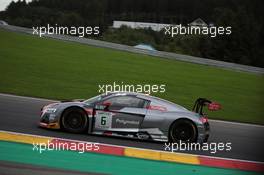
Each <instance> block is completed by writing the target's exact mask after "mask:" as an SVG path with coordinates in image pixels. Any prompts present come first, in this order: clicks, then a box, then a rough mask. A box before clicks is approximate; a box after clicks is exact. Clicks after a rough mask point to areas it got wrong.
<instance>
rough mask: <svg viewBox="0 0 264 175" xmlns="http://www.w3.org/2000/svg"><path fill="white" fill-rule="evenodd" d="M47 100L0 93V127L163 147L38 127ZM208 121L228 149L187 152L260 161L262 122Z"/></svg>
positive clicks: (213, 139) (214, 135)
mask: <svg viewBox="0 0 264 175" xmlns="http://www.w3.org/2000/svg"><path fill="white" fill-rule="evenodd" d="M51 102H52V101H51V100H46V99H38V98H30V97H20V96H13V95H6V94H0V130H6V131H13V132H21V133H27V134H36V135H43V136H51V137H60V138H67V139H74V140H81V141H89V142H97V143H105V144H113V145H122V146H130V147H138V148H148V149H154V150H164V148H165V145H164V143H160V142H146V141H138V140H132V139H124V138H115V137H106V136H96V135H88V134H70V133H64V132H61V131H54V130H47V129H42V128H39V127H38V121H39V113H40V108H41V107H42V106H43V105H46V104H49V103H51ZM210 124H211V134H210V138H209V142H210V143H213V142H215V143H219V142H223V143H226V142H231V143H232V149H231V151H217V152H216V153H214V154H213V153H210V151H199V152H198V151H196V152H194V151H188V152H187V153H192V154H201V155H208V156H216V157H225V158H232V159H243V160H250V161H261V162H264V151H263V145H264V135H263V133H264V126H261V125H251V124H242V123H233V122H223V121H216V120H211V121H210Z"/></svg>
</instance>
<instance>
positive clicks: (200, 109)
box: [192, 98, 222, 115]
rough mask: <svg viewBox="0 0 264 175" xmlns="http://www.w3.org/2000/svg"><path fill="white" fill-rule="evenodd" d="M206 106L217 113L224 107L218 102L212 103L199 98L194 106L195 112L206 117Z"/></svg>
mask: <svg viewBox="0 0 264 175" xmlns="http://www.w3.org/2000/svg"><path fill="white" fill-rule="evenodd" d="M204 106H207V107H208V110H210V111H217V110H220V109H221V108H222V107H221V105H220V104H219V103H217V102H212V101H210V100H208V99H206V98H198V99H197V100H196V101H195V103H194V106H193V109H192V110H193V111H194V112H196V113H198V114H200V115H204V113H203V108H204Z"/></svg>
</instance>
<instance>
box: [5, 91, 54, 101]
mask: <svg viewBox="0 0 264 175" xmlns="http://www.w3.org/2000/svg"><path fill="white" fill-rule="evenodd" d="M0 96H3V97H11V98H22V99H27V100H38V101H51V102H57V101H56V100H51V99H46V98H38V97H27V96H18V95H13V94H3V93H0Z"/></svg>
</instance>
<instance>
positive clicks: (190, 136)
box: [169, 120, 197, 143]
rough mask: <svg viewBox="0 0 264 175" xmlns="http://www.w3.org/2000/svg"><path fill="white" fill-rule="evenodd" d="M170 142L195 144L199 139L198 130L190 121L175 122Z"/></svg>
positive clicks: (171, 130)
mask: <svg viewBox="0 0 264 175" xmlns="http://www.w3.org/2000/svg"><path fill="white" fill-rule="evenodd" d="M169 134H170V135H169V136H170V140H171V141H172V142H175V143H179V142H180V141H181V142H186V143H191V142H195V141H196V138H197V130H196V127H195V125H194V123H193V122H191V121H189V120H179V121H175V122H174V123H173V124H172V126H171V128H170V132H169Z"/></svg>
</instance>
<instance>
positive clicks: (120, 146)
mask: <svg viewBox="0 0 264 175" xmlns="http://www.w3.org/2000/svg"><path fill="white" fill-rule="evenodd" d="M0 132H4V133H9V134H18V135H24V136H34V137H42V138H52V139H61V140H66V141H71V142H79V143H80V142H82V143H83V142H85V143H97V144H100V145H104V146H112V147H119V148H134V149H138V150H149V151H156V152H163V153H175V154H180V155H190V156H200V157H207V158H214V159H222V160H233V161H243V162H251V163H259V164H264V162H260V161H253V160H243V159H233V158H224V157H215V156H206V155H200V154H190V153H180V152H169V151H163V150H154V149H146V148H137V147H130V146H122V145H113V144H107V143H99V142H87V141H81V140H73V139H65V138H61V137H50V136H42V135H35V134H25V133H19V132H13V131H5V130H0ZM0 141H1V140H0Z"/></svg>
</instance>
